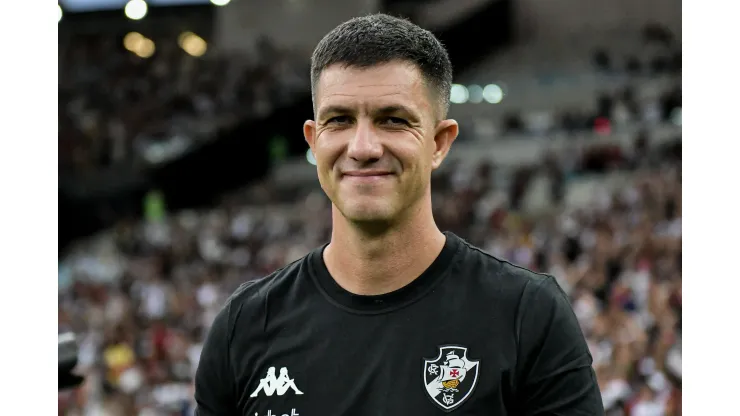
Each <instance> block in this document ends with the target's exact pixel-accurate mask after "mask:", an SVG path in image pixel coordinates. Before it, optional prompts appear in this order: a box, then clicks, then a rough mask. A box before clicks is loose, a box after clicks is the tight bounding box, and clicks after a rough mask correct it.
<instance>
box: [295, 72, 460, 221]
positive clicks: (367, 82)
mask: <svg viewBox="0 0 740 416" xmlns="http://www.w3.org/2000/svg"><path fill="white" fill-rule="evenodd" d="M314 105H315V108H316V120H315V121H310V120H309V121H307V122H306V124H305V125H304V136H305V138H306V141H307V142H308V144H309V146H310V147H311V150H312V152H313V154H314V156H315V158H316V165H317V170H318V176H319V181H320V182H321V187H322V188H323V189H324V192H326V194H327V196H328V197H329V199H331V201H332V202H333V204H334V205H335V206H336V208H337V209H338V210H339V211H340V212H341V213H342V215H344V216H345V217H346V218H347V219H349V220H350V221H354V222H365V223H389V222H393V221H395V220H397V219H398V218H399V217H400V216H402V215H403V214H404V213H407V212H408V211H409V208H411V207H414V206H416V204H417V202H419V201H421V200H422V198H423V197H425V195H427V194H428V193H429V191H430V188H429V182H430V178H431V172H432V170H434V169H436V168H437V167H439V165H440V164H441V163H442V160H443V159H444V157H445V156H446V154H447V152H448V150H449V147H450V145H451V144H452V141H453V140H454V139H455V137H456V136H457V123H456V122H455V121H454V120H444V121H442V122H439V123H437V122H436V114H437V113H438V112H439V110H438V107H437V106H438V104H437V100H435V99H433V96H432V94H431V93H430V91H429V89H428V87H427V86H426V85H425V83H424V79H423V77H422V75H421V73H420V71H419V70H418V69H417V68H416V67H415V66H413V65H410V64H407V63H402V62H393V63H388V64H383V65H378V66H375V67H371V68H363V69H360V68H352V67H349V68H345V67H342V66H340V65H334V66H330V67H328V68H326V69H325V70H324V71H322V74H321V77H320V78H319V82H318V85H317V90H316V92H315V103H314Z"/></svg>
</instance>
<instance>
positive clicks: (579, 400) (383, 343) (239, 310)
mask: <svg viewBox="0 0 740 416" xmlns="http://www.w3.org/2000/svg"><path fill="white" fill-rule="evenodd" d="M311 63H312V68H311V80H312V92H313V99H314V114H315V118H316V120H315V121H307V122H306V123H305V125H304V128H303V132H304V136H305V138H306V141H307V142H308V144H309V146H310V147H311V151H312V152H313V154H314V156H315V158H316V165H317V171H318V176H319V180H320V183H321V186H322V188H323V190H324V191H325V192H326V194H327V196H328V197H329V198H330V199H331V201H332V215H333V224H332V226H333V230H332V236H331V242H330V243H329V244H328V245H326V246H324V247H321V248H319V249H316V250H314V251H313V252H311V253H310V254H308V255H307V256H306V257H304V258H303V259H300V260H298V261H296V262H294V263H292V264H290V265H288V266H287V267H285V268H283V269H281V270H278V271H276V272H275V273H273V274H272V275H270V276H268V277H266V278H263V279H260V280H257V281H254V282H249V283H247V284H245V285H242V287H240V288H239V289H238V290H237V291H236V293H234V294H233V295H232V297H231V298H230V299H229V301H228V302H227V305H226V306H225V308H224V309H223V310H222V311H221V313H220V314H219V315H218V317H217V318H216V320H215V322H214V324H213V327H212V328H211V330H210V333H209V335H208V337H207V340H206V341H205V344H204V347H203V352H202V355H201V359H200V365H199V367H198V370H197V375H196V380H195V398H196V400H197V404H198V415H201V416H210V415H214V416H215V415H218V416H224V415H249V416H253V415H254V416H263V415H276V416H277V415H308V416H315V415H331V416H340V415H352V416H361V415H441V414H445V413H453V414H461V415H462V414H465V415H517V416H523V415H569V416H571V415H588V416H594V415H601V414H603V408H602V405H601V397H600V395H599V390H598V386H597V384H596V380H595V375H594V372H593V370H592V369H591V356H590V354H589V351H588V349H587V347H586V343H585V341H584V338H583V334H582V333H581V331H580V329H579V326H578V323H577V321H576V318H575V316H574V314H573V312H572V309H571V307H570V304H569V302H568V300H567V298H566V296H565V295H564V293H563V292H562V291H561V290H560V288H559V287H558V286H557V284H556V283H555V281H554V280H553V279H552V278H551V277H548V276H544V275H539V274H535V273H533V272H530V271H528V270H525V269H522V268H519V267H516V266H513V265H511V264H509V263H506V262H504V261H501V260H498V259H496V258H493V257H491V256H489V255H487V254H485V253H483V252H481V251H480V250H478V249H476V248H474V247H472V246H470V245H468V244H467V243H466V242H465V241H463V240H461V239H460V238H458V237H457V236H455V235H453V234H451V233H442V232H440V230H439V229H438V228H437V226H436V225H435V222H434V218H433V217H432V208H431V191H430V179H431V173H432V171H433V170H434V169H436V168H438V167H439V166H440V164H441V163H442V161H443V160H444V159H445V156H446V155H447V152H448V151H449V149H450V145H451V144H452V142H453V141H454V140H455V137H456V136H457V133H458V126H457V123H456V122H455V121H454V120H449V119H446V113H447V109H448V103H449V102H448V99H449V95H450V85H451V80H452V70H451V65H450V61H449V58H448V56H447V53H446V51H445V49H444V48H443V47H442V45H441V44H440V43H439V41H438V40H437V39H436V38H435V37H434V36H433V35H432V34H431V33H429V32H428V31H426V30H423V29H421V28H419V27H417V26H415V25H413V24H411V23H409V22H407V21H405V20H401V19H396V18H393V17H390V16H386V15H382V14H379V15H372V16H366V17H360V18H355V19H352V20H350V21H348V22H345V23H343V24H341V25H340V26H338V27H337V28H335V29H334V30H333V31H331V32H330V33H329V34H328V35H326V37H324V39H322V40H321V42H320V43H319V45H318V46H317V47H316V50H315V51H314V54H313V57H312V62H311ZM275 368H283V369H285V374H283V370H281V377H280V378H278V377H276V375H275ZM280 392H283V394H280Z"/></svg>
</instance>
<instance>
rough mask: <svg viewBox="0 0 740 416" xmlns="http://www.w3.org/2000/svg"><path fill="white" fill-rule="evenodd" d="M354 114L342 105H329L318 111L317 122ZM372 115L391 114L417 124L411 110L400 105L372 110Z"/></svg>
mask: <svg viewBox="0 0 740 416" xmlns="http://www.w3.org/2000/svg"><path fill="white" fill-rule="evenodd" d="M354 113H356V110H354V109H352V108H349V107H346V106H342V105H330V106H327V107H324V108H322V109H320V110H319V120H326V119H327V118H329V117H331V116H334V115H338V114H342V115H344V114H354ZM372 113H373V115H375V116H378V115H380V116H389V115H393V114H400V115H403V116H404V117H406V118H408V119H410V120H409V121H413V122H419V116H418V115H417V114H416V112H414V111H413V110H411V109H410V108H408V107H406V106H404V105H400V104H394V105H387V106H383V107H380V108H377V109H374V110H373V111H372Z"/></svg>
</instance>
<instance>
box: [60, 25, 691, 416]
mask: <svg viewBox="0 0 740 416" xmlns="http://www.w3.org/2000/svg"><path fill="white" fill-rule="evenodd" d="M645 35H646V41H648V42H659V43H661V42H662V43H664V44H665V45H666V48H665V49H663V50H664V51H667V52H666V53H664V54H662V55H660V56H659V57H655V59H650V60H645V61H644V62H640V61H639V60H637V59H630V60H629V62H628V65H626V66H624V67H621V68H620V69H615V68H616V65H615V63H614V60H613V59H610V56H609V54H608V51H596V52H595V53H594V55H593V56H592V57H591V58H592V59H593V68H592V71H594V72H604V71H607V72H614V71H620V72H624V73H626V76H627V77H630V76H635V77H636V76H641V77H650V76H661V77H665V76H668V77H670V80H671V82H670V88H666V89H665V90H663V91H661V92H660V94H659V95H658V98H657V99H655V100H653V101H651V102H650V103H647V104H646V103H645V102H643V101H640V100H638V99H636V98H635V97H636V96H637V95H639V91H634V88H633V87H630V83H629V82H626V83H624V86H623V88H621V89H620V90H619V92H618V93H609V94H606V95H603V94H602V95H599V94H598V93H596V94H595V95H594V97H593V98H594V100H595V102H597V105H596V108H595V109H594V108H593V107H592V106H591V105H590V103H584V106H583V107H582V108H578V109H574V110H573V111H569V112H566V113H562V114H561V117H560V118H559V119H558V120H557V121H556V122H555V123H554V124H553V126H551V127H550V129H549V130H548V131H546V132H544V133H545V134H549V133H552V132H557V133H558V134H565V135H566V136H567V135H568V134H574V133H576V132H582V131H587V132H588V133H589V134H591V135H593V136H594V140H593V143H590V144H587V145H586V146H581V147H578V148H577V149H575V150H574V149H573V148H568V149H565V150H563V149H560V150H552V151H550V152H545V153H543V154H542V157H541V158H540V159H538V160H537V162H536V163H531V164H523V165H518V166H507V167H499V166H497V164H496V163H494V162H492V161H483V162H477V161H476V162H475V163H471V162H469V161H466V160H465V159H460V158H455V157H454V153H453V154H452V156H451V160H449V161H448V166H447V169H445V170H444V171H443V172H440V173H438V174H437V175H435V177H434V179H433V186H434V188H435V191H434V192H433V195H434V197H433V199H434V209H435V218H436V220H437V222H438V225H439V226H440V228H441V229H443V230H450V231H452V232H454V233H456V234H458V235H460V236H461V237H463V238H465V239H467V240H468V241H470V242H471V243H473V244H475V245H477V246H479V247H481V248H483V249H484V250H486V251H487V252H489V253H491V254H492V255H494V256H497V257H500V258H503V259H507V260H509V261H511V262H513V263H515V264H518V265H522V266H525V267H528V268H531V269H534V270H537V271H541V272H546V273H550V274H552V275H554V276H555V277H556V278H557V280H558V282H559V283H560V285H561V286H562V287H563V289H564V290H565V291H566V292H567V293H568V294H569V295H570V297H571V301H572V304H573V307H574V310H575V312H576V314H577V316H578V318H579V320H580V322H581V325H582V328H583V331H584V333H585V334H586V337H587V340H588V343H589V346H590V348H591V352H592V354H593V358H594V367H595V369H596V372H597V376H598V381H599V385H600V387H601V391H602V395H603V400H604V404H605V407H606V408H607V409H608V410H609V414H613V415H620V414H624V415H635V416H653V415H655V416H658V415H680V414H681V411H680V407H681V281H682V279H681V199H682V197H681V195H682V193H681V137H680V134H678V135H677V136H676V137H674V138H671V139H669V140H661V141H660V142H656V141H654V140H653V137H654V135H655V134H656V133H655V130H656V129H658V128H659V127H660V126H662V125H664V124H667V123H673V124H676V118H677V117H678V118H680V107H681V89H680V81H681V78H680V71H681V69H680V45H676V44H675V41H672V40H670V36H669V34H668V33H666V32H665V31H661V30H658V29H656V28H647V29H646V33H645ZM129 41H130V42H135V41H138V42H141V41H142V40H141V39H133V40H132V39H129ZM676 48H677V49H676ZM677 51H678V52H677ZM147 58H149V57H142V56H140V54H139V55H137V54H134V53H131V52H130V51H127V50H126V49H125V48H121V47H120V45H118V46H116V45H113V44H112V41H111V40H106V39H91V38H84V39H76V40H74V41H72V42H70V43H68V44H63V45H62V44H60V56H59V59H60V64H59V79H60V82H59V149H60V150H59V162H60V170H65V171H69V172H75V173H83V174H91V173H94V172H95V171H96V170H98V169H101V168H103V167H106V166H110V165H114V164H128V165H134V166H138V165H146V164H147V163H151V162H150V161H148V160H147V157H146V155H147V153H146V151H144V150H142V149H147V148H148V144H150V143H152V142H156V141H157V140H159V139H163V140H164V139H166V140H168V141H169V140H171V139H172V138H173V137H182V140H184V141H187V146H190V145H192V144H193V143H196V142H197V141H198V140H201V138H207V137H211V136H212V132H213V131H214V130H216V129H218V128H219V126H223V125H225V124H228V123H233V122H235V120H238V119H243V118H245V117H260V116H263V115H265V114H267V113H269V112H270V110H271V109H272V108H274V107H275V106H280V105H282V104H284V103H285V102H288V101H290V100H291V96H292V94H293V93H294V92H296V91H304V90H305V89H306V88H307V86H308V68H307V60H306V58H305V57H301V56H296V55H293V54H291V53H289V52H285V51H280V50H278V49H277V48H275V47H273V46H272V45H270V44H269V42H267V41H265V42H263V43H262V44H261V47H260V54H259V56H258V57H255V56H251V57H246V56H239V55H234V54H230V55H211V54H205V55H203V56H202V57H201V56H191V55H189V54H185V53H182V51H181V50H179V49H177V48H175V47H172V48H168V47H167V46H163V47H161V48H159V49H157V52H156V54H153V56H151V57H150V58H149V59H147ZM628 79H629V78H628ZM677 111H679V114H678V115H677V114H676V112H677ZM678 123H679V124H680V121H678ZM619 124H621V125H628V126H630V127H632V130H630V131H633V133H631V137H632V139H631V141H630V144H629V145H628V146H624V145H622V144H614V143H611V142H608V141H607V142H604V141H601V140H599V138H601V137H605V136H608V135H609V134H610V133H611V129H612V128H614V126H616V125H619ZM504 125H505V127H504V128H503V129H502V130H503V133H502V134H503V135H504V137H505V136H506V135H507V134H516V133H521V132H523V131H527V125H526V122H525V121H523V120H522V116H521V115H519V114H511V115H510V116H509V117H507V118H506V121H505V123H504ZM298 128H299V126H296V129H298ZM478 139H479V138H476V139H475V140H478ZM533 140H534V139H533ZM605 143H606V144H605ZM491 146H495V142H491ZM543 175H544V176H546V177H547V178H548V182H547V184H548V188H547V191H546V192H545V194H546V197H545V198H546V203H545V205H546V206H547V207H548V209H546V210H540V211H538V212H536V213H534V212H531V211H529V210H527V209H525V205H526V199H527V195H529V194H530V193H531V192H532V187H533V183H534V182H535V178H537V177H541V176H543ZM615 177H618V178H620V182H619V183H620V185H619V186H607V185H606V184H607V183H610V181H613V178H615ZM580 178H589V180H590V181H591V182H593V183H595V184H596V186H595V187H594V188H593V189H594V191H593V193H592V194H590V195H589V197H588V198H587V199H586V200H585V203H581V204H577V205H574V204H569V203H566V202H567V201H566V199H567V197H566V196H567V194H568V189H569V187H571V185H572V184H573V183H574V182H577V181H578V179H580ZM602 183H603V186H602ZM152 198H153V199H152V200H153V201H155V202H158V203H150V204H149V209H148V210H147V212H146V215H145V217H144V218H142V219H128V220H125V221H121V222H120V223H119V224H118V225H117V226H115V227H114V228H113V229H110V230H107V231H105V232H102V233H100V234H99V235H96V236H95V237H92V238H89V239H86V240H84V241H80V242H78V243H76V244H75V245H74V246H72V247H71V248H70V249H69V250H68V252H67V253H65V255H64V256H62V258H61V259H60V266H59V331H60V333H61V332H65V331H74V332H75V333H77V334H78V336H79V337H80V338H79V339H80V363H79V371H80V372H81V373H83V374H85V375H86V377H87V378H86V382H85V383H84V385H83V386H82V387H81V388H80V389H77V390H75V391H68V392H62V393H60V395H59V406H60V408H59V409H60V410H59V413H60V415H61V414H67V415H83V414H111V415H135V414H138V415H186V414H191V413H190V412H192V409H193V402H192V385H191V381H192V377H193V374H194V371H195V368H196V366H197V363H198V359H199V353H200V348H201V345H202V344H201V343H202V341H203V337H204V335H205V333H206V331H207V330H208V328H209V326H210V323H211V321H212V320H213V318H214V316H215V314H216V313H217V312H218V310H219V309H220V307H221V305H222V304H223V302H224V301H225V299H226V297H227V296H228V295H229V294H230V293H231V292H232V291H233V290H234V289H235V288H236V287H237V286H238V285H239V284H240V283H242V282H244V281H247V280H250V279H254V278H258V277H261V276H264V275H266V274H269V273H271V272H272V271H274V270H275V269H277V268H280V267H282V266H283V265H285V264H287V263H289V262H291V261H293V260H295V259H297V258H299V257H301V256H302V255H304V254H306V253H307V252H308V251H309V250H311V249H312V248H314V247H316V246H318V245H320V244H322V243H324V242H326V241H328V238H329V234H330V220H331V218H330V209H329V201H328V200H327V199H326V197H325V196H324V195H323V193H322V192H321V190H320V189H318V188H317V187H316V186H314V187H305V186H301V187H293V188H291V187H284V186H279V184H277V183H275V182H273V181H271V180H270V179H269V178H268V179H265V180H264V181H262V182H260V183H257V184H253V185H251V186H249V188H247V189H244V190H241V191H239V192H235V193H233V194H230V195H227V196H225V197H224V198H223V200H222V201H221V203H219V204H217V205H215V206H212V207H211V208H210V209H204V210H186V211H181V212H168V211H167V210H166V208H165V204H164V203H163V202H162V201H161V200H158V199H157V198H156V197H155V196H153V197H152ZM91 409H97V410H98V411H101V412H103V413H89V412H90V411H91Z"/></svg>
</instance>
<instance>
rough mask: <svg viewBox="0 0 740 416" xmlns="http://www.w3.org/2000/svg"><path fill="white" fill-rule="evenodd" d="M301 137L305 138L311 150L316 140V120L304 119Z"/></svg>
mask: <svg viewBox="0 0 740 416" xmlns="http://www.w3.org/2000/svg"><path fill="white" fill-rule="evenodd" d="M303 138H304V139H306V143H308V147H310V148H311V152H313V151H314V150H313V149H314V143H315V140H316V122H315V121H313V120H306V122H305V123H303ZM314 155H315V153H314Z"/></svg>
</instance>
